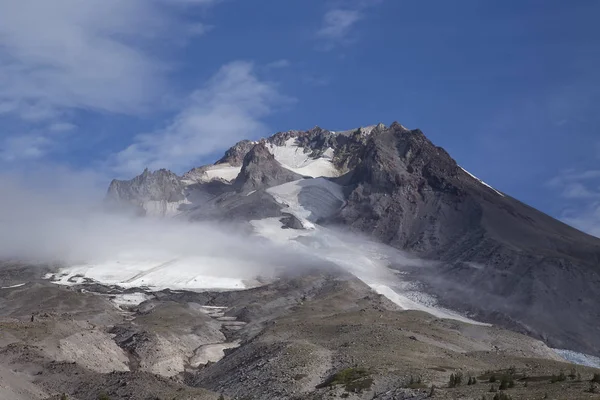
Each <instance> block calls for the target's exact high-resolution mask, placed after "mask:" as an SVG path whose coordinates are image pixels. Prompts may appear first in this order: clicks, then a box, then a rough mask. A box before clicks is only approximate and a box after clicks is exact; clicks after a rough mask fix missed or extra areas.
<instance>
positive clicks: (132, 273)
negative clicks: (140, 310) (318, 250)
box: [48, 254, 257, 290]
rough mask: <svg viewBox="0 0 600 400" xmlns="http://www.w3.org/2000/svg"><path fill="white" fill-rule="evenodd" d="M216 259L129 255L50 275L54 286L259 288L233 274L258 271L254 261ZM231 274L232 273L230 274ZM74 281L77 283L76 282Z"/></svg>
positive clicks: (197, 288)
mask: <svg viewBox="0 0 600 400" xmlns="http://www.w3.org/2000/svg"><path fill="white" fill-rule="evenodd" d="M240 264H244V262H242V261H240V260H235V259H226V258H220V257H219V258H217V257H185V258H172V259H169V258H166V257H160V256H156V257H152V258H150V257H147V256H144V255H141V254H137V255H136V254H127V255H123V256H121V257H117V258H116V259H115V260H111V261H105V262H99V263H89V264H82V265H74V266H71V267H66V268H63V269H61V270H60V271H59V272H58V273H57V274H51V275H49V276H48V278H49V279H52V280H53V281H54V282H55V283H57V284H61V285H73V284H74V283H83V279H84V278H86V279H91V280H93V281H96V282H100V283H103V284H106V285H115V286H119V287H122V288H136V287H144V288H148V289H150V290H162V289H166V288H169V289H188V290H202V289H223V290H231V289H245V288H248V287H252V286H255V285H256V282H253V281H252V279H250V278H249V279H242V278H238V277H236V276H235V275H234V274H233V273H232V272H231V271H235V270H239V269H240V268H247V269H248V270H253V269H257V266H256V265H254V264H253V263H251V262H246V263H245V264H246V265H240ZM227 271H229V272H227ZM74 279H75V280H74Z"/></svg>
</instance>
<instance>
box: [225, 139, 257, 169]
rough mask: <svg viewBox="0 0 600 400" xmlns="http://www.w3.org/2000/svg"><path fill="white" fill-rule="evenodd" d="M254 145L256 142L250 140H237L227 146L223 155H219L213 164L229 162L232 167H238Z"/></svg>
mask: <svg viewBox="0 0 600 400" xmlns="http://www.w3.org/2000/svg"><path fill="white" fill-rule="evenodd" d="M255 145H256V142H251V141H250V140H242V141H240V142H237V143H236V144H235V145H234V146H232V147H231V148H229V150H227V151H226V152H225V155H224V156H223V157H221V159H220V160H219V161H217V162H216V163H215V164H225V163H227V164H230V165H232V166H234V167H239V166H240V165H242V163H243V162H244V157H246V154H248V152H249V151H250V150H251V149H252V148H253V147H254V146H255Z"/></svg>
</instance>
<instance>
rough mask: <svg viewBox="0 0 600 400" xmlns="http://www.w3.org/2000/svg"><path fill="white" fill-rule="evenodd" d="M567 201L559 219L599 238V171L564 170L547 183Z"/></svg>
mask: <svg viewBox="0 0 600 400" xmlns="http://www.w3.org/2000/svg"><path fill="white" fill-rule="evenodd" d="M548 186H549V187H551V188H554V189H556V190H558V191H560V195H561V196H562V197H563V198H565V199H567V200H566V201H567V204H566V210H565V211H564V212H563V213H562V215H561V219H562V220H563V221H564V222H566V223H567V224H569V225H572V226H574V227H576V228H578V229H580V230H582V231H584V232H587V233H589V234H591V235H594V236H598V237H600V170H593V169H592V170H584V171H580V170H574V169H570V170H566V171H563V172H561V173H560V174H559V175H558V176H556V177H555V178H553V179H552V180H550V182H548Z"/></svg>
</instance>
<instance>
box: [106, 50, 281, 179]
mask: <svg viewBox="0 0 600 400" xmlns="http://www.w3.org/2000/svg"><path fill="white" fill-rule="evenodd" d="M290 100H291V99H290V98H287V97H285V96H283V95H281V94H280V93H279V91H278V90H277V87H276V86H275V85H274V84H273V83H270V82H266V81H262V80H260V79H259V78H258V77H257V75H256V72H255V68H254V66H253V64H252V63H249V62H242V61H237V62H232V63H230V64H227V65H225V66H223V67H222V68H221V69H220V70H219V71H218V72H217V73H216V74H215V75H214V76H213V77H212V78H211V79H210V80H209V81H208V82H207V83H206V84H205V86H204V87H203V88H201V89H199V90H196V91H195V92H193V93H192V94H191V95H190V96H189V98H188V100H187V104H186V106H185V107H184V108H183V110H182V111H181V112H180V113H179V114H177V115H176V116H175V118H174V119H173V121H172V122H171V123H170V124H169V125H168V126H167V127H166V128H164V129H162V130H159V131H156V132H153V133H147V134H142V135H138V136H137V137H136V138H135V141H134V143H133V144H131V145H130V146H129V147H127V148H126V149H124V150H123V151H121V152H119V153H118V154H116V155H115V156H114V157H113V158H112V159H111V167H112V169H113V170H115V171H116V172H117V173H119V174H125V175H127V174H138V173H140V172H141V171H142V170H143V169H144V168H146V167H148V168H150V169H158V168H171V169H173V170H175V171H178V172H182V171H183V170H185V169H188V168H191V167H193V166H196V164H195V163H197V162H198V161H199V160H200V159H202V158H203V157H205V156H208V155H211V154H214V153H215V152H216V151H221V150H224V149H227V148H228V147H230V146H232V145H233V144H234V143H235V142H237V141H239V140H242V139H248V138H252V137H259V136H263V135H265V134H267V133H268V128H267V127H266V126H265V124H264V122H263V119H264V117H266V116H267V115H269V114H270V113H271V112H272V111H273V110H274V108H275V107H278V106H279V105H281V104H286V103H288V102H290Z"/></svg>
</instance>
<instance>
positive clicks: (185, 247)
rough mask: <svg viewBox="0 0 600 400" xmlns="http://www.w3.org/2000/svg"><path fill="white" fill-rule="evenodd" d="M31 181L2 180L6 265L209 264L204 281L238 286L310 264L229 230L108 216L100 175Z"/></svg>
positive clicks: (200, 267)
mask: <svg viewBox="0 0 600 400" xmlns="http://www.w3.org/2000/svg"><path fill="white" fill-rule="evenodd" d="M52 175H54V177H52ZM30 178H31V177H26V176H22V175H20V176H15V175H13V176H6V175H4V176H1V177H0V185H1V187H2V188H3V195H2V196H1V197H0V258H2V259H19V260H23V261H27V262H32V263H40V264H45V263H52V264H59V265H65V266H69V265H103V264H105V263H107V262H111V261H116V260H119V259H123V260H129V261H130V262H133V261H136V262H138V261H140V260H149V261H151V260H154V261H156V262H166V261H172V260H174V259H194V258H199V257H202V258H203V259H204V261H207V260H210V262H206V263H204V264H203V263H201V262H200V263H195V265H194V269H195V272H196V273H198V274H209V275H216V276H224V277H236V278H251V277H255V276H256V275H265V274H266V275H269V274H272V273H273V272H274V271H275V269H277V268H280V267H281V266H282V265H290V264H292V265H296V266H297V265H298V264H305V265H308V264H310V262H309V261H308V258H307V257H304V258H303V257H298V256H299V254H295V255H294V257H291V250H290V249H287V250H284V249H283V247H281V246H275V245H272V244H270V243H269V242H268V241H266V240H264V239H263V238H259V237H255V238H253V237H250V236H248V235H243V234H240V233H239V229H238V230H236V228H235V227H233V226H229V225H226V224H219V225H216V224H212V223H198V222H194V223H190V222H187V221H183V220H176V219H153V218H140V217H135V216H132V215H126V214H115V213H110V212H107V211H105V210H104V209H103V207H102V198H103V195H104V192H103V190H99V189H98V188H97V187H96V186H95V184H94V179H95V177H94V176H93V174H91V175H90V176H86V175H81V174H77V173H72V172H70V171H61V172H60V173H58V174H47V175H46V176H44V177H38V178H37V179H33V180H32V179H30ZM67 182H68V184H67Z"/></svg>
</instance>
